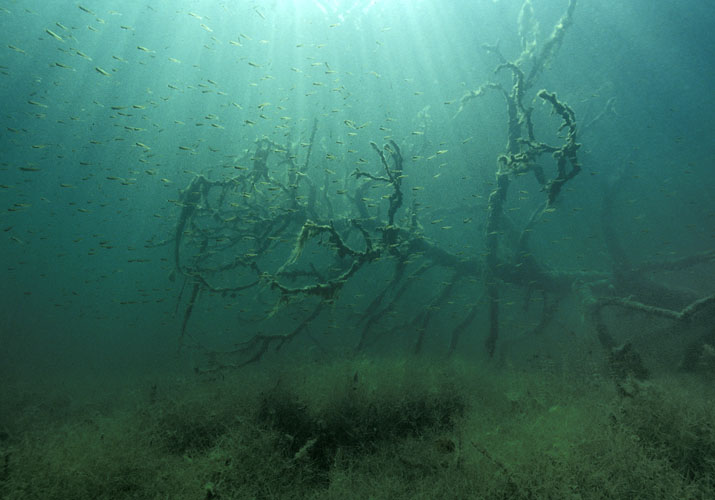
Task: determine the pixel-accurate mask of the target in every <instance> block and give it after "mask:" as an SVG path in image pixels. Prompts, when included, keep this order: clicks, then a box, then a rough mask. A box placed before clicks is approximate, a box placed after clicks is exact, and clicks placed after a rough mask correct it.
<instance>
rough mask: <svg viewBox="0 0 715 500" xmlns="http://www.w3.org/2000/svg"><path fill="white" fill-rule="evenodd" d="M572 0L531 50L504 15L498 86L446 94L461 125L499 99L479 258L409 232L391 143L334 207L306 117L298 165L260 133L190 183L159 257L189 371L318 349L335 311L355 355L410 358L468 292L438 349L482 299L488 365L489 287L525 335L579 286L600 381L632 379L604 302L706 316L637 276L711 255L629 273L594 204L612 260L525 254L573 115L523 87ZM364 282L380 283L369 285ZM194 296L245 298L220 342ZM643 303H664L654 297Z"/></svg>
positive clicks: (468, 322) (528, 14)
mask: <svg viewBox="0 0 715 500" xmlns="http://www.w3.org/2000/svg"><path fill="white" fill-rule="evenodd" d="M575 5H576V1H575V0H570V1H569V4H568V6H567V8H566V11H565V12H564V14H563V15H562V16H561V18H560V19H559V20H558V21H557V23H556V25H555V26H554V28H553V30H552V32H551V34H550V36H549V37H548V38H547V39H546V40H544V41H542V42H539V41H538V40H537V23H536V20H535V16H534V12H533V8H532V5H531V2H530V0H526V1H525V2H524V4H523V6H522V8H521V12H520V15H519V23H518V25H519V36H520V38H521V47H522V52H521V53H520V54H519V55H518V57H517V58H516V59H515V60H509V59H508V58H507V57H506V56H505V55H504V54H502V52H501V50H500V48H499V46H498V45H485V46H484V47H483V48H484V50H486V51H487V52H488V53H489V54H491V55H492V56H493V57H494V58H495V59H496V61H497V66H496V68H495V71H494V73H495V75H503V74H507V75H508V76H510V80H511V83H510V85H504V84H502V83H499V82H494V81H490V82H487V83H484V84H483V85H481V86H480V87H479V88H478V89H476V90H474V91H470V92H468V93H467V94H466V95H464V96H463V97H462V98H461V100H460V101H459V109H458V111H457V114H461V113H464V116H467V114H468V113H469V104H470V101H472V100H474V99H477V98H480V97H482V96H484V95H485V94H487V93H489V92H496V93H497V94H499V95H501V96H502V97H503V99H504V102H505V104H506V145H505V149H504V151H503V152H502V153H501V154H500V155H499V156H498V158H497V161H496V164H497V166H496V173H495V177H496V181H495V187H494V189H493V190H492V192H491V193H490V194H489V196H488V203H487V206H486V220H485V225H484V228H485V229H484V241H485V250H486V251H485V253H484V254H482V255H466V256H465V255H463V254H456V253H451V252H450V251H449V250H448V249H446V248H444V247H442V246H440V244H439V243H438V242H435V241H432V240H431V239H430V238H428V237H427V236H426V235H425V231H424V228H423V226H422V223H421V220H422V219H423V215H424V213H423V212H420V210H419V208H418V204H417V203H416V202H413V203H412V204H409V203H405V195H404V193H403V186H402V181H403V179H404V178H405V176H406V175H407V172H408V171H409V168H410V167H409V165H408V164H407V163H406V162H405V159H404V157H403V153H402V151H401V146H400V145H398V143H397V142H396V141H394V140H390V141H388V142H387V143H386V144H385V145H383V146H379V145H378V144H376V143H374V142H372V143H370V144H371V148H372V151H373V153H374V155H375V156H376V157H377V160H378V162H379V163H378V165H379V166H378V168H377V169H376V170H371V169H370V170H369V169H366V167H363V168H358V169H356V170H354V171H353V172H352V174H351V175H349V176H348V175H346V176H345V177H344V178H343V179H342V180H341V182H342V184H341V185H342V186H343V187H344V189H342V190H341V191H340V192H341V194H343V196H341V197H339V199H338V198H335V197H331V196H329V195H328V191H329V190H328V187H329V181H328V177H327V175H325V176H324V177H323V179H322V180H321V179H320V175H319V174H320V169H318V168H316V167H315V166H314V165H313V163H312V162H311V157H312V154H313V150H314V149H315V146H316V132H317V129H318V122H317V121H315V122H314V123H313V127H312V130H311V132H310V139H309V140H308V142H307V144H308V147H307V150H306V154H305V158H304V159H303V160H302V161H299V160H298V154H297V150H296V146H295V145H293V144H290V143H289V144H277V143H275V142H273V141H271V140H268V139H265V138H263V139H260V140H258V141H256V142H255V144H254V145H253V147H252V148H251V149H249V150H247V151H246V152H245V154H244V155H243V156H242V157H240V158H238V159H237V161H236V162H235V163H234V164H232V165H227V166H228V167H233V168H235V169H237V170H238V171H239V172H238V173H237V174H236V175H234V176H229V177H225V178H222V179H217V180H209V179H208V178H206V177H204V176H197V177H195V178H194V179H193V180H192V181H191V183H190V184H189V185H188V186H187V187H186V189H184V190H183V191H182V193H181V196H180V198H179V199H178V200H177V204H178V205H179V206H180V207H181V211H180V214H179V219H178V222H177V226H176V230H175V234H174V240H173V243H174V245H173V250H174V259H173V261H174V267H175V269H174V275H179V276H180V277H181V278H182V279H183V287H182V296H183V290H184V288H188V289H189V290H190V292H189V294H188V295H189V297H188V300H186V302H185V310H184V315H183V324H182V328H181V343H182V344H188V345H191V346H193V347H195V348H198V349H201V350H202V352H204V353H205V354H206V356H207V363H205V364H203V365H202V366H201V367H200V368H198V370H199V371H200V372H212V371H217V370H223V369H226V368H230V367H238V366H243V365H245V364H248V363H252V362H256V361H259V360H260V359H261V358H262V357H263V356H264V355H265V354H266V353H267V352H268V350H269V349H270V348H275V349H280V348H282V347H283V346H284V345H285V344H286V343H288V342H290V341H292V340H294V339H295V338H297V337H298V336H301V335H305V336H307V337H309V338H311V339H312V340H313V341H314V342H315V343H316V344H318V346H320V344H321V342H320V341H317V340H315V339H314V337H312V335H311V334H310V331H311V328H315V329H321V330H325V329H327V328H329V327H330V326H331V325H330V323H329V319H328V317H329V316H331V312H332V311H334V310H335V309H336V308H341V307H342V308H343V309H340V310H341V311H345V317H347V318H349V321H350V322H351V323H352V324H353V325H355V326H356V327H357V331H358V332H359V334H358V338H357V339H356V343H355V346H354V347H355V349H357V350H363V349H366V348H367V347H368V346H369V345H371V344H372V343H374V342H376V341H377V340H378V339H386V338H389V337H391V336H392V337H399V338H404V337H405V336H409V337H410V342H411V343H412V346H413V349H414V350H415V351H417V352H419V351H420V350H421V349H422V348H423V345H424V342H425V335H426V332H427V331H428V326H429V325H430V324H432V323H436V322H438V321H439V320H440V318H443V316H440V311H441V310H442V309H443V308H444V309H447V308H449V304H451V303H453V302H454V300H455V298H456V297H457V295H458V293H459V291H460V290H467V293H468V294H470V295H471V296H472V297H475V298H474V299H473V300H469V301H468V307H467V308H466V309H462V310H460V311H453V316H454V317H456V321H453V322H451V323H449V324H450V326H449V327H448V328H449V329H450V330H451V333H450V340H449V344H448V347H447V350H448V352H449V353H453V352H454V351H455V349H456V348H457V347H458V343H459V341H460V338H461V337H462V336H463V335H464V333H465V332H467V331H469V330H470V329H475V328H473V325H475V323H477V318H479V316H480V311H482V310H484V306H485V305H486V315H487V317H488V331H487V334H486V339H485V346H486V350H487V352H488V354H489V356H492V355H493V354H494V352H495V349H496V346H497V341H498V339H499V328H500V309H501V307H502V306H501V293H500V291H501V290H502V289H503V287H504V286H507V285H508V286H510V287H517V288H520V289H523V290H525V291H526V296H527V301H528V297H530V296H531V295H532V294H534V293H541V294H542V296H543V299H544V300H543V310H542V311H541V320H540V321H539V324H538V325H537V327H536V329H537V330H540V329H544V328H545V327H546V326H547V325H548V323H549V322H550V320H551V318H552V317H553V316H554V314H555V313H556V311H557V308H558V305H559V302H560V300H561V299H562V298H563V297H566V296H569V295H573V293H574V290H576V291H577V292H579V297H580V300H581V302H582V303H583V305H584V307H586V308H587V309H588V311H589V313H588V314H587V315H586V316H587V317H589V318H591V319H592V320H593V323H594V326H595V328H596V331H597V334H598V339H599V341H600V342H601V344H602V345H603V347H604V348H605V349H606V352H607V356H608V359H609V361H610V364H611V367H612V368H613V370H612V371H613V373H614V376H616V378H617V380H619V381H623V380H625V379H626V378H628V377H631V376H634V377H636V378H643V377H645V376H646V374H647V372H646V371H645V370H644V369H643V367H642V365H641V362H640V358H639V357H638V355H637V353H635V352H634V351H633V350H632V348H630V347H627V346H626V347H624V346H618V345H616V342H615V340H614V339H613V337H612V335H611V334H610V333H609V331H608V327H607V326H606V324H605V322H604V321H603V319H602V312H603V310H604V308H606V307H620V308H627V309H630V310H638V311H640V312H642V313H644V314H651V315H653V314H655V315H658V316H661V317H668V318H671V319H673V320H675V321H688V320H690V319H691V318H692V317H693V316H695V315H697V314H709V315H710V316H712V315H713V312H712V310H713V307H712V306H713V303H715V298H713V297H707V298H704V299H697V298H696V297H685V296H682V295H681V296H678V297H676V295H677V292H676V291H674V290H670V289H667V287H665V286H663V285H660V284H658V283H656V282H655V281H654V280H651V279H649V278H648V276H647V273H648V272H649V270H650V271H652V270H653V269H656V268H658V267H661V268H662V267H670V268H673V267H681V268H682V267H685V266H692V265H696V264H699V263H703V262H709V261H712V260H713V258H714V257H715V256H714V254H713V253H708V254H703V255H700V256H695V257H691V258H689V259H684V260H682V261H679V262H669V263H660V264H648V265H645V266H641V267H637V266H633V265H632V264H631V263H630V262H629V261H628V259H627V258H626V257H625V252H624V251H623V250H622V249H621V248H620V246H619V244H618V241H617V238H616V236H615V235H614V233H613V230H612V227H613V224H612V221H611V219H612V218H613V214H612V213H611V210H610V204H609V201H608V200H609V197H608V196H606V203H605V204H604V209H603V216H602V220H603V226H604V234H605V236H606V247H607V249H608V251H609V253H610V255H611V258H612V261H613V263H614V264H613V269H612V270H611V271H576V272H571V271H567V270H562V269H553V268H550V267H549V266H548V265H547V264H546V263H545V262H542V261H540V260H539V259H537V257H536V256H535V255H534V253H533V252H532V251H531V239H532V238H533V236H532V235H533V234H534V228H535V225H536V223H537V222H538V221H539V220H542V219H543V218H544V217H545V215H546V214H550V213H552V212H553V211H555V210H556V206H557V204H558V203H559V199H560V197H561V196H562V192H563V188H564V186H565V185H566V184H568V183H569V182H570V181H572V179H574V178H575V177H576V176H577V175H578V174H579V173H580V172H581V163H580V161H579V158H578V152H579V148H580V144H579V143H578V142H577V137H578V133H579V125H578V122H577V119H576V116H575V113H574V110H573V109H572V108H571V107H570V106H569V105H568V104H567V103H566V102H564V101H563V100H561V99H559V97H558V96H557V94H556V93H555V92H553V91H550V90H547V89H540V90H535V89H536V88H537V86H536V85H537V81H538V78H539V76H540V75H541V74H542V73H543V71H544V70H545V69H546V68H547V67H548V65H549V64H550V63H551V62H552V60H553V59H554V57H555V56H556V54H557V52H558V50H559V48H560V46H561V45H562V43H563V41H564V38H565V36H566V33H567V31H568V29H569V28H570V27H571V25H572V22H573V15H574V9H575ZM534 101H541V102H543V103H545V104H546V105H547V106H548V107H549V108H550V110H551V112H552V114H554V115H556V116H557V117H558V118H559V119H560V121H561V125H560V127H559V128H558V131H557V132H558V134H560V135H559V137H560V140H561V143H560V144H556V145H554V144H549V143H547V142H543V141H542V140H541V139H540V138H539V134H538V133H537V128H538V127H537V126H536V125H535V123H534V119H533V115H534V108H533V107H532V104H533V102H534ZM611 105H612V101H609V104H608V106H611ZM602 116H603V114H601V115H599V116H598V117H597V119H598V118H600V117H602ZM593 123H594V120H592V121H591V122H590V124H593ZM346 125H347V126H354V124H352V123H348V122H346ZM549 158H550V160H549ZM548 164H552V165H553V166H551V167H549V166H545V165H548ZM326 170H327V169H326ZM346 172H347V171H346ZM523 175H533V177H534V179H535V180H536V182H537V183H538V184H539V185H540V186H541V189H542V192H543V193H544V194H543V200H542V201H541V202H540V203H539V205H538V206H537V207H536V209H534V210H533V212H532V214H531V216H530V217H529V218H528V220H527V221H526V223H525V224H524V225H523V227H521V228H517V227H516V226H515V224H514V223H513V221H511V220H510V219H509V218H508V217H507V216H506V215H505V204H506V201H507V198H508V195H509V190H510V187H511V184H512V180H513V179H514V178H515V177H518V176H523ZM474 188H475V189H476V188H477V186H475V187H474ZM614 189H615V187H614ZM372 190H382V191H381V192H383V193H384V195H383V196H382V198H381V199H380V200H379V201H377V202H376V201H375V200H374V199H372V198H369V197H368V196H366V194H367V193H368V192H372ZM473 209H474V210H475V211H476V210H477V208H476V207H473ZM308 249H309V251H308V252H307V250H308ZM375 275H381V276H385V277H384V278H383V279H382V280H380V281H377V280H375V279H374V278H373V276H375ZM424 277H432V279H434V280H439V282H440V285H439V286H435V287H432V288H431V289H430V290H421V292H422V293H421V295H419V296H416V295H415V293H414V292H413V290H411V289H412V288H413V285H414V283H415V282H416V280H418V279H420V278H424ZM356 283H358V284H361V285H362V287H363V288H366V287H367V288H366V289H367V292H364V293H363V295H364V296H365V297H364V298H363V299H362V303H361V304H349V308H347V306H348V304H344V303H341V302H345V301H341V292H342V291H343V290H344V289H345V288H346V287H349V286H351V284H353V285H352V286H357V287H360V285H356ZM480 291H481V292H480ZM202 293H209V294H212V295H214V296H218V295H220V296H223V297H225V298H226V300H228V301H234V302H236V301H237V300H238V299H241V300H243V301H244V303H245V304H247V305H246V306H245V307H240V306H239V307H238V313H239V319H238V321H237V322H236V328H235V329H236V330H237V332H236V336H237V338H236V339H235V340H236V341H235V342H234V345H233V347H232V348H230V349H224V350H220V349H216V348H210V347H208V346H205V345H203V344H202V343H201V342H199V341H198V340H197V339H196V338H195V336H193V335H191V334H190V332H191V322H190V320H191V317H192V312H193V310H194V306H195V304H196V303H197V301H198V300H199V299H200V295H201V294H202ZM248 293H250V294H251V295H250V297H249V298H246V294H248ZM182 296H180V301H179V302H180V303H181V299H182ZM480 296H481V297H480ZM476 297H480V298H476ZM654 297H660V298H662V297H670V298H672V299H677V300H673V301H671V302H670V303H664V302H663V301H660V302H658V303H656V302H655V301H654V300H653V298H654ZM177 308H178V304H177ZM679 308H683V309H679ZM264 309H265V310H264ZM397 311H399V314H397ZM353 319H354V321H353ZM455 322H456V324H454V323H455ZM337 326H338V327H341V326H340V325H337ZM343 326H344V325H343ZM244 330H245V333H244ZM188 338H191V341H190V342H189V341H188Z"/></svg>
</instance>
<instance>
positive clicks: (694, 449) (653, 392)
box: [614, 384, 715, 488]
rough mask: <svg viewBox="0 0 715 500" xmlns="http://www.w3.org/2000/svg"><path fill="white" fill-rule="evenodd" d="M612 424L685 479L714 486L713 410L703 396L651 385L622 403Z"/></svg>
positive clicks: (714, 416)
mask: <svg viewBox="0 0 715 500" xmlns="http://www.w3.org/2000/svg"><path fill="white" fill-rule="evenodd" d="M706 399H707V398H706ZM614 421H615V422H616V423H617V424H619V425H621V426H623V427H625V428H626V429H627V430H628V431H629V432H630V433H631V434H632V435H634V436H635V437H636V438H637V439H638V440H639V441H640V442H641V443H642V445H643V446H645V447H646V448H647V449H648V450H649V451H650V452H651V453H652V454H654V455H655V456H657V457H660V458H663V459H665V460H667V462H668V463H669V464H670V466H671V467H672V468H673V469H675V470H677V471H678V472H679V473H680V474H682V476H683V477H684V478H685V479H687V480H689V481H693V482H697V483H704V484H705V485H707V486H708V487H710V488H712V487H715V409H714V408H713V407H712V405H711V403H708V402H707V401H704V400H703V398H702V394H694V393H691V392H690V391H688V390H687V389H684V388H683V387H682V386H679V387H678V388H671V387H669V386H668V385H667V384H664V385H660V386H655V385H650V386H647V388H646V389H645V390H642V391H640V392H639V394H638V395H637V396H635V397H633V398H627V399H626V400H624V402H623V404H622V405H621V408H620V410H619V411H618V412H617V414H616V415H614Z"/></svg>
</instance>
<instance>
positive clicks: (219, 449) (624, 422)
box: [0, 359, 715, 500]
mask: <svg viewBox="0 0 715 500" xmlns="http://www.w3.org/2000/svg"><path fill="white" fill-rule="evenodd" d="M75 392H76V394H72V395H71V394H70V393H68V392H65V393H64V394H59V393H57V392H52V393H50V392H48V391H44V392H42V391H41V388H37V387H36V388H34V390H33V389H32V388H29V387H19V386H17V385H16V386H11V387H6V388H5V389H4V390H3V392H2V394H1V398H2V400H1V402H2V407H3V415H2V421H0V426H1V427H2V429H1V430H2V432H1V433H0V452H1V458H2V464H0V465H1V466H2V467H0V496H2V497H3V498H7V499H20V498H22V499H32V498H42V499H54V498H57V499H60V498H62V499H66V498H73V499H78V500H80V499H85V498H86V499H109V498H172V499H182V498H186V499H204V498H205V499H220V498H223V499H235V498H341V499H344V498H386V499H387V498H389V499H399V498H410V499H415V498H425V499H426V498H460V499H464V498H583V499H586V498H651V499H653V498H715V479H714V478H715V431H714V429H713V427H714V425H713V422H715V409H713V408H712V405H708V404H707V401H711V400H712V396H713V394H712V389H709V388H707V387H706V384H705V383H704V382H703V380H702V379H696V378H694V377H693V376H692V375H688V376H686V375H683V376H682V377H681V376H679V377H673V376H671V377H669V378H667V379H665V378H660V379H659V378H655V379H653V380H651V381H650V382H648V383H646V384H641V385H640V386H639V388H638V390H637V391H633V393H631V394H629V395H628V396H621V395H619V393H618V391H616V389H615V387H614V386H613V384H612V383H611V382H609V380H608V378H607V377H599V376H597V375H593V374H591V375H590V376H582V377H581V376H569V377H564V376H563V375H560V374H556V373H553V371H550V370H549V369H548V368H546V369H544V368H543V367H542V368H541V369H533V370H528V371H527V370H515V369H507V368H500V369H496V368H490V369H478V368H475V367H473V366H471V365H469V364H466V363H463V362H460V361H452V362H449V363H447V362H427V361H419V362H418V361H406V360H404V359H382V360H375V359H372V360H368V359H361V360H352V361H343V362H333V363H329V364H303V365H300V366H292V367H285V366H284V367H276V366H268V365H267V364H264V365H261V366H260V367H258V366H257V367H255V368H254V369H251V370H243V371H240V372H236V373H231V374H227V375H226V376H224V377H222V378H220V379H213V380H206V379H203V378H188V379H183V378H180V379H177V378H172V379H161V378H156V377H155V378H151V379H146V380H139V381H132V382H131V385H130V386H127V385H125V386H124V387H123V388H119V387H118V388H114V390H113V391H111V394H109V393H107V392H104V393H100V394H99V395H95V396H93V395H91V394H92V391H91V390H87V391H86V392H84V393H82V392H79V391H75Z"/></svg>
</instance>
